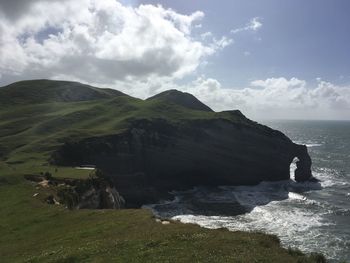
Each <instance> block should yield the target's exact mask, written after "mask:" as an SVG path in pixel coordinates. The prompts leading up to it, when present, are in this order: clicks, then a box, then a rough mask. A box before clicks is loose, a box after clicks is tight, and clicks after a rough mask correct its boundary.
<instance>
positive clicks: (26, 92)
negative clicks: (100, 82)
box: [0, 79, 127, 105]
mask: <svg viewBox="0 0 350 263" xmlns="http://www.w3.org/2000/svg"><path fill="white" fill-rule="evenodd" d="M117 96H127V95H126V94H124V93H122V92H120V91H117V90H113V89H101V88H96V87H92V86H89V85H86V84H82V83H79V82H72V81H58V80H46V79H40V80H26V81H19V82H15V83H12V84H10V85H7V86H4V87H1V88H0V104H2V105H9V104H27V103H31V104H37V103H49V102H78V101H89V100H98V99H107V98H113V97H117Z"/></svg>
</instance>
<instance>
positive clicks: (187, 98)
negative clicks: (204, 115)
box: [147, 89, 213, 112]
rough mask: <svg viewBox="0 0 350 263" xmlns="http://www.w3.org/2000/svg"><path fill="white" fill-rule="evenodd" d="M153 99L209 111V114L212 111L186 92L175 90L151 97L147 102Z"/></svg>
mask: <svg viewBox="0 0 350 263" xmlns="http://www.w3.org/2000/svg"><path fill="white" fill-rule="evenodd" d="M154 99H161V100H165V101H168V102H172V103H175V104H177V105H180V106H183V107H185V108H188V109H192V110H200V111H211V112H212V111H213V110H212V109H211V108H209V107H208V106H207V105H205V104H204V103H202V102H201V101H200V100H198V99H197V98H196V97H195V96H193V95H191V94H189V93H186V92H181V91H178V90H175V89H172V90H167V91H164V92H161V93H159V94H157V95H155V96H153V97H150V98H148V99H147V100H154Z"/></svg>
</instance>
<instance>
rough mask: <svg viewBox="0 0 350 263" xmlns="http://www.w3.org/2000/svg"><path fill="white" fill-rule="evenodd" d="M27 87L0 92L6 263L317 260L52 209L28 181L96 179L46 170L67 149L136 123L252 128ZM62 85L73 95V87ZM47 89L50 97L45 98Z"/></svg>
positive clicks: (265, 241) (240, 240)
mask: <svg viewBox="0 0 350 263" xmlns="http://www.w3.org/2000/svg"><path fill="white" fill-rule="evenodd" d="M30 83H31V85H34V84H35V85H36V86H35V85H34V86H35V87H34V88H33V89H28V90H26V91H25V92H24V93H23V92H22V91H21V89H23V88H24V87H26V85H28V83H19V84H18V87H17V90H15V91H11V89H9V88H7V89H4V88H0V262H4V263H6V262H317V261H318V259H319V258H318V257H317V256H305V255H303V254H302V253H299V252H295V251H294V250H288V249H284V248H282V247H281V246H280V244H279V241H278V239H277V238H276V237H275V236H271V235H265V234H261V233H246V232H229V231H227V230H223V229H220V230H208V229H204V228H200V227H199V226H195V225H188V224H181V223H171V224H170V225H162V224H160V223H157V222H156V221H155V220H154V218H153V216H152V214H151V213H150V212H149V211H147V210H144V209H137V210H131V209H130V210H78V211H70V210H68V209H66V208H64V207H63V206H60V205H48V204H46V203H45V202H44V200H45V197H46V195H47V191H46V190H44V189H42V188H38V187H37V186H36V185H35V184H34V183H33V182H29V181H26V180H25V179H24V175H26V174H40V173H41V172H47V171H48V172H50V173H52V175H53V176H54V177H62V178H79V179H81V178H86V177H88V175H89V173H90V171H87V170H77V169H74V168H72V167H55V166H50V165H49V164H48V161H47V160H48V158H49V156H50V154H51V152H52V151H53V150H54V149H55V148H56V147H57V146H59V145H60V144H62V143H63V142H64V141H65V140H74V139H81V138H86V137H89V136H99V135H106V134H116V133H118V132H121V131H123V130H124V129H125V128H127V126H128V123H129V122H130V120H135V119H152V118H163V119H166V120H168V121H169V122H182V121H184V120H188V119H214V118H221V119H227V120H230V121H234V122H237V123H240V122H243V123H245V124H247V125H249V124H251V123H250V122H249V121H247V120H245V119H244V118H242V117H240V116H239V114H235V113H228V112H223V113H214V112H203V111H196V110H189V109H186V108H184V107H181V106H178V105H175V104H172V103H169V102H165V101H163V100H161V99H155V100H148V101H142V100H139V99H135V98H132V97H129V96H123V95H121V96H120V94H119V93H114V92H111V91H108V90H103V92H102V93H103V94H102V95H101V94H100V95H99V98H98V99H95V100H90V101H65V99H66V97H64V96H61V95H62V94H59V92H58V91H59V89H57V87H54V88H50V87H51V86H52V83H50V82H48V81H43V82H34V84H33V82H30ZM38 83H39V84H40V85H42V86H40V85H39V84H38ZM60 85H61V84H60ZM64 85H65V86H64V90H65V92H69V94H70V93H71V92H72V89H71V87H70V86H69V85H68V84H67V83H64ZM67 85H68V86H67ZM74 85H76V84H74ZM43 87H46V89H48V90H45V92H44V93H43V94H41V92H43ZM87 88H89V89H90V88H91V87H87ZM67 90H68V91H67ZM93 91H94V92H97V93H99V92H100V90H97V91H96V90H95V88H93ZM16 92H17V93H16ZM18 92H19V93H18ZM21 92H22V93H21ZM50 92H51V93H50ZM57 92H58V93H57ZM79 92H81V90H80V91H79ZM16 94H17V95H16ZM18 94H20V95H18ZM23 94H24V95H23ZM106 94H107V95H106ZM73 95H74V92H73ZM73 95H72V96H73ZM6 96H7V98H6ZM11 96H12V97H11ZM74 96H75V95H74ZM74 96H73V97H74ZM33 98H35V99H33ZM9 102H11V103H9ZM34 193H39V195H38V196H36V197H33V194H34Z"/></svg>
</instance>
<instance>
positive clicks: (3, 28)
mask: <svg viewBox="0 0 350 263" xmlns="http://www.w3.org/2000/svg"><path fill="white" fill-rule="evenodd" d="M204 16H205V14H204V13H203V12H201V11H196V12H194V13H192V14H180V13H178V12H176V11H174V10H172V9H166V8H163V7H162V6H160V5H159V6H155V5H140V6H138V7H131V6H125V5H123V4H122V3H120V2H117V1H115V0H61V1H59V0H51V1H49V0H12V1H3V0H0V85H5V84H8V83H11V82H14V81H18V80H23V79H33V78H51V79H66V80H76V81H80V82H84V83H89V84H91V85H95V86H100V87H109V88H115V89H118V90H121V91H123V92H125V93H128V94H130V95H133V96H136V97H140V98H146V97H148V96H151V95H154V94H156V93H158V92H161V91H163V90H166V89H179V90H182V91H186V92H190V93H192V94H194V95H195V96H197V97H198V98H199V99H200V100H202V101H203V102H204V103H206V104H208V105H209V106H210V107H212V108H214V109H215V110H228V109H241V110H242V112H243V113H245V114H247V115H248V116H249V117H251V118H264V119H267V118H282V119H283V118H294V119H301V118H304V119H349V118H350V87H347V86H342V87H340V86H337V85H334V84H332V83H329V82H326V81H322V80H320V79H319V80H318V82H316V83H314V84H312V83H308V82H307V81H305V80H301V79H298V78H296V77H294V78H290V79H287V78H284V77H277V78H267V79H262V80H255V81H252V82H251V83H249V84H248V85H247V86H246V87H239V88H238V87H223V86H222V84H221V83H220V81H219V80H216V79H214V78H208V77H205V76H201V77H196V76H198V74H199V73H200V72H199V71H200V70H199V69H200V68H201V66H205V64H206V63H207V61H208V60H209V59H210V57H211V56H212V55H214V54H216V53H218V52H220V51H221V50H222V49H223V48H225V47H227V46H229V45H231V44H233V40H232V39H231V38H230V37H227V36H222V37H219V38H216V37H215V36H214V34H213V33H212V32H208V31H205V29H204V28H202V24H201V20H203V19H204ZM262 26H263V25H262V22H261V20H260V19H259V18H258V17H255V18H252V19H251V20H250V21H249V22H248V23H247V24H246V25H245V26H243V27H241V28H237V29H234V30H231V33H232V34H237V33H239V32H243V31H252V32H254V31H257V30H259V29H260V28H261V27H262ZM245 55H246V56H249V55H250V52H247V53H246V54H245ZM232 59H234V58H232ZM185 77H189V78H192V79H195V80H192V81H189V82H188V83H187V84H179V83H180V82H179V80H183V79H184V78H185ZM181 83H183V81H182V82H181Z"/></svg>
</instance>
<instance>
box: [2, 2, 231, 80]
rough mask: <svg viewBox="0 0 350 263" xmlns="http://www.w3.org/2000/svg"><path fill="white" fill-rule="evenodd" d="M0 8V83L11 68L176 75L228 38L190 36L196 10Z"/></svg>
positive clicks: (85, 75) (199, 15)
mask: <svg viewBox="0 0 350 263" xmlns="http://www.w3.org/2000/svg"><path fill="white" fill-rule="evenodd" d="M1 3H2V2H1ZM21 3H23V5H21ZM0 7H2V9H3V10H4V13H5V14H6V15H3V16H0V17H1V18H0V33H1V39H0V50H1V51H0V52H1V53H0V73H1V74H2V79H1V80H0V81H1V82H3V83H4V82H11V81H14V80H16V79H17V78H18V76H19V75H20V77H21V79H26V78H36V77H39V78H43V77H45V78H57V76H66V77H68V78H70V79H82V80H84V81H85V82H95V83H101V84H107V83H109V84H111V83H114V82H115V81H120V80H125V79H127V78H130V77H132V78H134V79H135V78H137V79H138V80H142V79H143V80H147V79H149V78H154V77H159V78H182V77H184V76H186V75H188V74H191V73H193V72H194V71H195V70H196V69H197V68H198V66H199V65H200V64H201V63H202V62H203V61H205V59H206V58H207V57H208V56H210V55H212V54H214V53H215V52H217V51H219V50H221V49H222V48H224V47H226V46H227V45H229V44H230V43H232V40H231V39H229V38H227V37H225V36H223V37H222V38H220V39H216V38H214V37H213V36H207V37H206V39H205V40H203V39H201V38H199V39H196V38H195V37H194V36H193V34H192V29H193V28H194V27H196V25H197V26H198V24H196V23H197V22H198V21H200V20H201V19H203V17H204V13H203V12H200V11H197V12H194V13H192V14H190V15H184V14H180V13H177V12H175V11H173V10H171V9H165V8H163V7H162V6H154V5H140V6H138V7H131V6H124V5H122V4H121V3H120V2H117V1H115V0H79V1H74V0H65V1H64V3H62V1H48V0H46V1H45V0H42V1H35V0H32V1H21V0H15V1H13V2H12V3H11V4H10V3H7V4H3V3H2V4H1V5H0Z"/></svg>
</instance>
